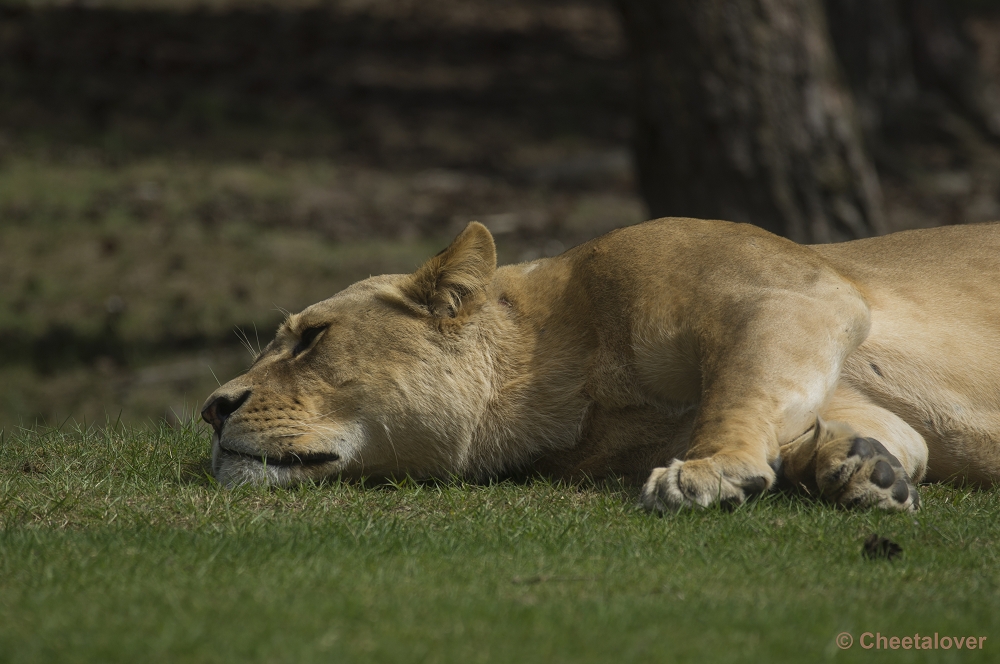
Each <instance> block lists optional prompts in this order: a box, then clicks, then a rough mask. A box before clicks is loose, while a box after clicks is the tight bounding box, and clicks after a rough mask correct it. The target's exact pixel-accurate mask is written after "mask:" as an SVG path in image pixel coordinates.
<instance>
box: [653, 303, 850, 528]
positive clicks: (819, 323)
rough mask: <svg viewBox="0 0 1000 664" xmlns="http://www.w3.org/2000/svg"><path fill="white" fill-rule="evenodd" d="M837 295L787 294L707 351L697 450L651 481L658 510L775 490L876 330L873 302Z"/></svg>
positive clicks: (696, 431)
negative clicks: (784, 454) (789, 455)
mask: <svg viewBox="0 0 1000 664" xmlns="http://www.w3.org/2000/svg"><path fill="white" fill-rule="evenodd" d="M837 290H839V289H838V287H837V286H836V285H834V286H833V287H832V288H829V289H827V291H826V292H825V293H820V294H819V295H820V296H822V297H818V296H816V295H815V294H813V295H810V296H809V297H806V296H802V295H800V294H798V293H794V292H781V293H777V294H775V295H774V296H773V297H771V298H770V299H767V300H763V301H761V302H759V303H757V305H756V306H755V307H753V316H752V317H750V318H748V319H746V320H743V321H740V324H739V326H738V327H737V326H736V325H733V329H731V330H723V331H722V332H721V334H720V337H718V338H717V339H716V340H715V344H714V346H710V347H709V348H707V349H706V351H705V355H704V358H703V362H702V364H703V372H704V373H703V376H704V377H703V389H702V400H701V404H700V406H699V413H698V417H697V420H696V424H695V428H694V431H693V433H692V439H691V440H692V442H691V446H690V449H689V450H688V453H687V455H686V457H685V459H684V460H680V459H677V460H674V462H673V463H672V464H671V465H670V466H669V467H666V468H657V469H655V470H654V471H653V473H652V474H651V475H650V477H649V480H647V482H646V485H645V487H644V489H643V495H642V500H643V503H644V505H645V506H646V507H647V508H648V509H653V510H666V509H676V508H679V507H684V506H686V505H701V506H706V505H710V504H712V503H716V502H723V503H724V502H736V503H739V502H742V501H743V500H745V499H746V498H747V497H748V496H749V495H752V494H754V493H759V492H762V491H766V490H768V489H770V488H771V487H773V486H774V484H775V481H776V478H777V476H776V473H775V470H774V468H775V467H776V466H777V465H778V460H779V456H780V443H781V442H783V441H788V440H792V439H794V438H795V437H796V436H797V435H799V434H801V432H802V431H804V430H806V429H808V428H809V427H810V426H811V425H812V424H813V423H814V422H815V421H816V418H817V417H818V416H819V414H820V412H821V410H822V409H823V407H824V406H825V405H826V403H827V401H828V400H829V399H830V397H831V395H832V394H833V391H834V389H835V388H836V385H837V381H838V378H839V376H840V372H841V368H842V366H843V362H844V360H845V359H846V357H847V356H848V355H849V354H850V353H851V352H852V351H853V350H854V349H855V348H857V346H858V345H859V344H860V343H861V342H862V341H863V340H864V337H865V335H866V334H867V332H868V320H869V319H868V309H867V306H866V305H865V304H864V302H863V300H861V298H860V296H858V295H857V293H856V292H853V290H852V289H849V288H844V289H843V290H841V291H840V292H836V291H837ZM727 332H728V333H729V336H728V337H726V336H722V335H725V334H726V333H727ZM711 341H712V340H710V342H711Z"/></svg>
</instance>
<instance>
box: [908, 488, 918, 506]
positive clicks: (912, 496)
mask: <svg viewBox="0 0 1000 664" xmlns="http://www.w3.org/2000/svg"><path fill="white" fill-rule="evenodd" d="M910 501H911V504H912V505H913V509H919V508H920V494H919V493H917V487H915V486H913V487H910Z"/></svg>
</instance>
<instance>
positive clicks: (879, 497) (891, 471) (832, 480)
mask: <svg viewBox="0 0 1000 664" xmlns="http://www.w3.org/2000/svg"><path fill="white" fill-rule="evenodd" d="M819 457H820V458H819V464H818V467H817V473H816V481H817V484H818V485H819V490H820V492H821V493H822V494H823V495H824V496H826V497H827V498H829V499H830V500H832V501H834V502H835V503H838V504H840V505H845V506H849V507H854V506H872V507H880V508H882V509H888V510H908V511H915V510H917V509H918V508H919V507H920V496H919V495H918V494H917V489H916V487H915V486H913V483H912V482H910V478H909V477H908V476H907V474H906V471H905V470H904V469H903V464H901V463H900V462H899V459H897V458H896V457H895V456H893V454H892V453H891V452H889V450H887V449H886V448H885V446H884V445H883V444H882V443H880V442H879V441H877V440H875V439H874V438H860V437H856V438H848V439H841V440H836V441H833V442H830V443H828V444H827V445H825V446H824V447H823V448H821V450H820V453H819Z"/></svg>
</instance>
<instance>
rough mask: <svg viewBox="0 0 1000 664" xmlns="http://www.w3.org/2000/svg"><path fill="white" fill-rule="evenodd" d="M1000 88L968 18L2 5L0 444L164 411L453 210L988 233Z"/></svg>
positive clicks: (436, 245) (714, 10) (891, 0)
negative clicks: (22, 435) (977, 227)
mask: <svg viewBox="0 0 1000 664" xmlns="http://www.w3.org/2000/svg"><path fill="white" fill-rule="evenodd" d="M998 89H1000V3H998V2H992V1H985V0H979V1H975V0H965V1H962V2H958V1H950V2H942V1H936V0H827V1H826V2H824V1H823V0H677V1H676V2H656V1H654V0H618V2H611V1H610V0H607V1H605V0H421V1H420V2H417V1H415V0H329V1H322V0H280V1H279V0H271V1H267V0H213V1H208V0H202V1H197V0H100V1H98V0H94V1H90V2H83V1H78V2H60V1H56V0H0V427H13V426H18V425H23V426H31V425H34V424H36V423H42V422H44V423H48V424H54V425H59V424H61V423H62V422H63V421H66V420H69V421H76V422H86V423H97V424H102V423H104V422H106V421H108V420H111V421H112V422H113V421H117V420H118V419H119V418H120V419H121V420H123V421H126V422H131V423H141V422H144V421H149V420H150V419H153V420H156V419H159V418H167V420H168V421H172V422H176V421H178V420H179V419H182V418H184V417H186V416H188V415H190V413H191V412H192V411H193V410H195V409H197V408H198V407H199V406H200V403H201V401H202V400H203V399H204V398H205V397H206V396H207V395H208V394H209V393H210V392H211V391H212V390H213V389H214V388H215V387H216V386H217V385H218V384H219V382H225V381H226V380H228V379H230V378H232V377H233V376H234V375H236V374H237V373H239V372H240V371H242V370H243V369H245V368H246V366H247V365H248V364H249V361H250V360H251V358H252V352H256V349H257V348H258V347H262V346H263V345H265V344H266V343H267V341H269V340H270V338H271V337H272V336H273V333H274V329H275V327H276V326H277V324H278V323H279V322H280V321H281V319H282V318H283V317H284V316H285V313H286V312H287V311H296V310H299V309H301V308H302V307H304V306H306V305H308V304H311V303H313V302H315V301H318V300H320V299H323V298H325V297H328V296H330V295H332V294H333V293H335V292H336V291H338V290H339V289H341V288H343V287H344V286H346V285H347V284H349V283H351V282H353V281H356V280H357V279H361V278H364V277H367V276H369V275H370V274H378V273H384V272H402V271H411V270H413V269H414V268H415V267H416V266H417V265H419V263H420V262H421V261H422V260H423V259H425V258H426V257H428V256H430V255H432V254H433V253H435V252H436V251H438V250H439V249H440V248H441V247H443V246H444V244H445V243H446V242H447V241H448V240H449V239H450V238H451V237H452V236H453V235H454V234H455V233H457V232H458V231H459V230H460V229H461V228H462V227H464V225H465V224H466V223H467V222H468V221H469V220H473V219H476V220H479V221H482V222H483V223H485V224H486V225H487V226H488V227H489V228H490V229H491V231H493V233H494V234H495V235H496V238H497V242H498V249H499V254H500V259H501V261H503V262H512V261H521V260H530V259H534V258H537V257H540V256H546V255H555V254H557V253H560V252H561V251H563V250H564V249H565V248H568V247H570V246H572V245H574V244H577V243H579V242H581V241H584V240H587V239H589V238H591V237H594V236H596V235H600V234H602V233H604V232H606V231H608V230H610V229H612V228H615V227H618V226H622V225H627V224H632V223H636V222H639V221H642V220H644V219H646V218H649V217H650V216H662V215H689V216H702V217H719V218H726V219H731V220H737V221H748V222H751V223H757V224H759V225H761V226H764V227H765V228H768V229H770V230H772V231H774V232H778V233H781V234H784V235H786V236H788V237H791V238H793V239H795V240H797V241H802V242H823V241H837V240H845V239H850V238H854V237H864V236H867V235H873V234H879V233H884V232H889V231H894V230H902V229H908V228H920V227H930V226H937V225H942V224H959V223H970V222H978V221H986V220H991V219H996V218H1000V94H998V92H997V90H998ZM959 259H960V257H959Z"/></svg>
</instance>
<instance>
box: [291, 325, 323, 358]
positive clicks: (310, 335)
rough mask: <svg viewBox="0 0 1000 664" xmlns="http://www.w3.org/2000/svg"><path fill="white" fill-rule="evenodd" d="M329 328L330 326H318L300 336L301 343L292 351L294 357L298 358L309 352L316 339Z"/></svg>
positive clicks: (310, 328) (307, 329)
mask: <svg viewBox="0 0 1000 664" xmlns="http://www.w3.org/2000/svg"><path fill="white" fill-rule="evenodd" d="M328 327H329V325H317V326H315V327H307V328H306V329H305V330H303V332H302V334H301V335H300V336H299V342H298V343H297V344H295V348H293V349H292V357H298V355H299V354H301V353H302V352H304V351H306V350H309V348H310V347H311V346H312V345H313V342H315V341H316V338H317V337H318V336H319V335H320V334H321V333H322V332H323V331H324V330H326V328H328Z"/></svg>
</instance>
